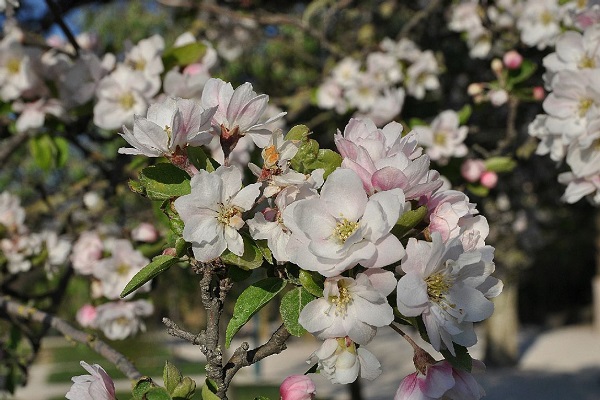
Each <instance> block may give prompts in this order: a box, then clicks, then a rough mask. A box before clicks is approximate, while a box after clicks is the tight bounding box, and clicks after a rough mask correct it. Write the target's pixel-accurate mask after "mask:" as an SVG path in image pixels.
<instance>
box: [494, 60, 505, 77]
mask: <svg viewBox="0 0 600 400" xmlns="http://www.w3.org/2000/svg"><path fill="white" fill-rule="evenodd" d="M491 66H492V71H494V73H495V74H496V75H499V74H500V73H502V70H503V69H504V67H503V66H502V61H500V59H499V58H494V59H493V60H492V64H491Z"/></svg>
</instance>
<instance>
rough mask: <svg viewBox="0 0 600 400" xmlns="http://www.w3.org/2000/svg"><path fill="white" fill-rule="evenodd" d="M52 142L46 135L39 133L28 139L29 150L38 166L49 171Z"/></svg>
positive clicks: (51, 158)
mask: <svg viewBox="0 0 600 400" xmlns="http://www.w3.org/2000/svg"><path fill="white" fill-rule="evenodd" d="M53 147H54V144H53V143H52V139H50V136H48V135H40V136H36V137H33V138H31V139H29V152H30V153H31V156H32V157H33V160H34V161H35V163H36V164H37V166H38V167H40V168H41V169H43V170H44V171H49V170H50V169H51V168H52V166H53V159H54V157H53V155H52V149H53Z"/></svg>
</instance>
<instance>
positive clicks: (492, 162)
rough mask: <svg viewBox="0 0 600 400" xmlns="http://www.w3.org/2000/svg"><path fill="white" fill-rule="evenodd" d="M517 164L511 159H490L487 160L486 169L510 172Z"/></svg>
mask: <svg viewBox="0 0 600 400" xmlns="http://www.w3.org/2000/svg"><path fill="white" fill-rule="evenodd" d="M516 166H517V162H516V161H515V160H513V159H512V158H510V157H490V158H488V159H487V160H485V169H487V170H488V171H493V172H510V171H512V170H513V169H515V167H516Z"/></svg>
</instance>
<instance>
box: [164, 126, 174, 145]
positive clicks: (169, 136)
mask: <svg viewBox="0 0 600 400" xmlns="http://www.w3.org/2000/svg"><path fill="white" fill-rule="evenodd" d="M163 129H164V131H165V133H166V134H167V136H168V138H169V143H171V136H172V135H173V130H172V129H171V127H170V126H169V125H165V127H164V128H163Z"/></svg>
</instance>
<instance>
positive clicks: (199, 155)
mask: <svg viewBox="0 0 600 400" xmlns="http://www.w3.org/2000/svg"><path fill="white" fill-rule="evenodd" d="M187 156H188V159H189V160H190V161H191V163H192V164H194V167H196V168H198V169H199V170H200V169H203V170H206V171H207V172H213V171H214V170H215V167H214V165H213V163H212V161H211V159H210V158H209V157H208V156H207V155H206V153H205V152H204V150H202V147H188V148H187Z"/></svg>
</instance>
